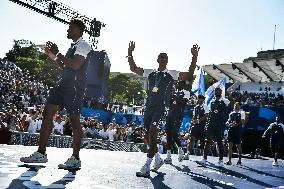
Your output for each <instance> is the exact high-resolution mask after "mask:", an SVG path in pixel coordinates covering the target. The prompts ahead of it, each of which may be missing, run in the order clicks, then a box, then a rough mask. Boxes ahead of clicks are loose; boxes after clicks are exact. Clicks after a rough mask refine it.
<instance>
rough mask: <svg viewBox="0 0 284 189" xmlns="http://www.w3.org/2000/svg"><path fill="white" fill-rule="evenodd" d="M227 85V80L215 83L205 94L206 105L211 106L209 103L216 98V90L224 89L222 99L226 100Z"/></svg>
mask: <svg viewBox="0 0 284 189" xmlns="http://www.w3.org/2000/svg"><path fill="white" fill-rule="evenodd" d="M225 84H226V79H225V78H224V79H221V80H219V81H218V82H216V83H214V84H213V85H211V86H210V87H209V88H208V89H207V90H206V92H205V104H206V105H207V106H209V103H210V102H211V100H212V99H213V98H214V96H215V89H216V88H220V89H222V97H223V98H225V92H226V91H225Z"/></svg>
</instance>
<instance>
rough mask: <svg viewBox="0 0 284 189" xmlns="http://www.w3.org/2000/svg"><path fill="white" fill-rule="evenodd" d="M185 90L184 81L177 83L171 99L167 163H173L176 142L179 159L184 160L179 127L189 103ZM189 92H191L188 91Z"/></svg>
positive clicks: (165, 160)
mask: <svg viewBox="0 0 284 189" xmlns="http://www.w3.org/2000/svg"><path fill="white" fill-rule="evenodd" d="M185 92H186V91H184V90H183V81H179V82H178V83H177V84H176V90H175V92H174V95H173V97H172V99H171V101H170V107H169V111H168V115H167V118H166V134H167V146H166V147H167V157H166V159H164V162H165V163H166V164H171V163H172V157H171V150H172V148H173V146H174V144H176V145H177V147H178V161H182V159H183V155H184V151H183V149H182V146H181V141H180V138H179V129H180V126H181V123H182V119H183V112H184V108H185V106H186V103H187V101H188V100H187V98H188V97H189V95H188V97H187V98H186V96H185ZM188 93H189V92H188Z"/></svg>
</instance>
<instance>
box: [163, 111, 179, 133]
mask: <svg viewBox="0 0 284 189" xmlns="http://www.w3.org/2000/svg"><path fill="white" fill-rule="evenodd" d="M181 121H182V120H181V118H180V117H174V116H171V115H169V116H168V117H167V122H166V128H165V129H166V132H167V133H168V132H171V134H172V136H176V135H178V133H179V129H180V126H181Z"/></svg>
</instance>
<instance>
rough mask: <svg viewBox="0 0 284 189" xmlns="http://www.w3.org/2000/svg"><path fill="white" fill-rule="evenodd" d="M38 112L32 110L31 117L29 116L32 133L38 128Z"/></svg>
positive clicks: (29, 129) (30, 131)
mask: <svg viewBox="0 0 284 189" xmlns="http://www.w3.org/2000/svg"><path fill="white" fill-rule="evenodd" d="M36 119H37V112H35V111H33V112H31V117H28V118H27V121H28V123H29V127H28V132H29V133H31V134H34V133H35V132H36V130H37V120H36Z"/></svg>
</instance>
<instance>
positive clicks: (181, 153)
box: [178, 149, 184, 162]
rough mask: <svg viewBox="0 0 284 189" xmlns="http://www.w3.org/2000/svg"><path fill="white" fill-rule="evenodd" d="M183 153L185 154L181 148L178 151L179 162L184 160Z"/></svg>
mask: <svg viewBox="0 0 284 189" xmlns="http://www.w3.org/2000/svg"><path fill="white" fill-rule="evenodd" d="M183 155H184V152H183V149H179V151H178V161H179V162H181V161H182V160H183Z"/></svg>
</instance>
